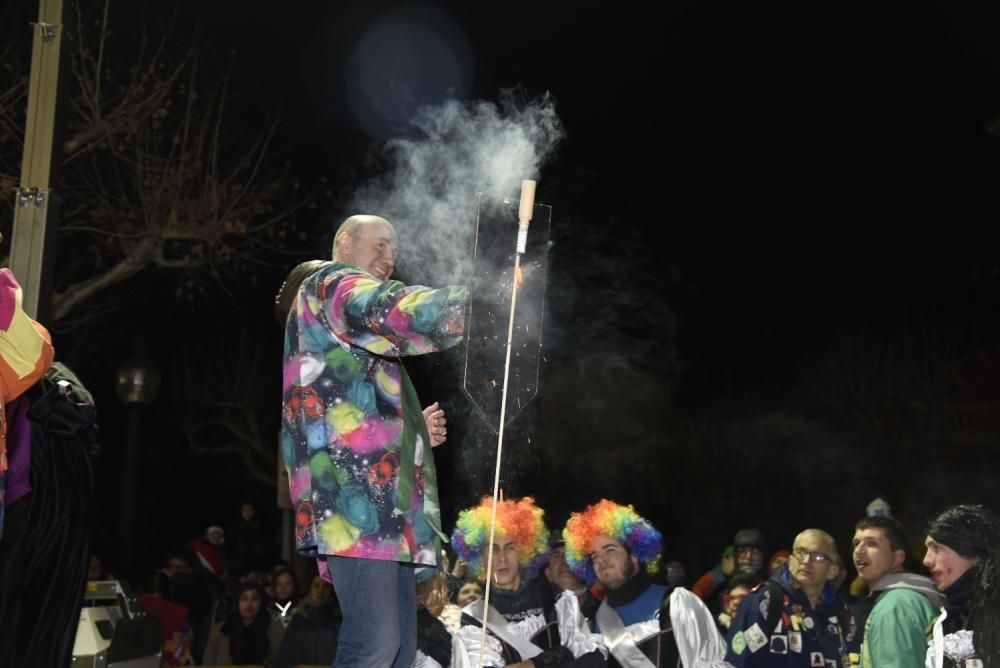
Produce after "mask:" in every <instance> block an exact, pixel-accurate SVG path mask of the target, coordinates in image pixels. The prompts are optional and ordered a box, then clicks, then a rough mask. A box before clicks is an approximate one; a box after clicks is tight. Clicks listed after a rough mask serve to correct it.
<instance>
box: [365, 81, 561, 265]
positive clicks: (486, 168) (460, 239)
mask: <svg viewBox="0 0 1000 668" xmlns="http://www.w3.org/2000/svg"><path fill="white" fill-rule="evenodd" d="M412 130H413V136H411V137H407V138H400V139H394V140H392V141H390V142H388V143H387V144H386V145H385V147H384V151H383V155H382V157H383V159H384V160H386V161H387V169H386V171H385V172H384V175H383V176H381V177H379V178H377V179H375V180H373V181H371V182H369V183H367V184H366V185H364V186H363V187H361V188H360V189H359V190H358V191H357V192H356V193H355V194H354V196H353V197H352V198H351V201H350V206H351V210H352V212H366V213H374V214H378V215H382V216H385V217H386V218H388V219H389V220H391V221H392V222H393V224H394V225H395V226H396V230H397V232H398V234H399V238H400V247H401V258H400V265H401V270H402V272H403V273H405V274H406V276H407V279H409V280H410V281H411V282H417V281H414V280H413V279H419V282H422V283H428V284H430V285H444V284H449V283H456V282H462V280H463V279H467V278H468V276H469V275H470V273H471V271H470V270H471V255H472V248H473V242H474V229H475V228H474V225H475V205H476V193H478V192H486V193H490V194H493V195H496V196H499V197H512V198H515V197H517V195H518V189H519V187H520V182H521V180H522V179H537V178H539V174H540V170H541V167H542V165H543V164H544V163H545V162H546V160H547V159H549V158H550V157H551V156H552V155H553V153H554V151H555V149H556V147H557V146H558V145H559V143H560V141H561V140H562V138H563V127H562V123H561V122H560V120H559V117H558V116H557V115H556V111H555V100H554V98H553V97H552V96H551V95H548V94H546V95H544V96H542V97H540V98H538V99H535V100H522V99H518V92H517V91H502V92H501V94H500V102H499V103H498V104H494V103H490V102H484V101H475V102H457V101H454V100H452V101H448V102H445V103H444V104H442V105H440V106H426V107H423V108H421V109H420V110H419V111H418V112H417V115H416V117H415V118H414V119H413V121H412ZM539 189H540V191H544V183H542V184H541V185H540V188H539ZM515 222H516V221H515ZM514 234H516V232H514V233H512V239H513V235H514Z"/></svg>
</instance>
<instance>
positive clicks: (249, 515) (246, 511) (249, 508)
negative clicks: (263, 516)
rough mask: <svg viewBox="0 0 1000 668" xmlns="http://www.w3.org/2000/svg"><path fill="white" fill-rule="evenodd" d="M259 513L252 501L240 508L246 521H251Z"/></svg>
mask: <svg viewBox="0 0 1000 668" xmlns="http://www.w3.org/2000/svg"><path fill="white" fill-rule="evenodd" d="M256 514H257V511H255V510H254V507H253V504H252V503H244V504H243V507H241V508H240V515H241V516H242V517H243V521H244V522H249V521H251V520H253V516H254V515H256Z"/></svg>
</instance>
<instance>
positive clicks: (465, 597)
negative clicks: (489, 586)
mask: <svg viewBox="0 0 1000 668" xmlns="http://www.w3.org/2000/svg"><path fill="white" fill-rule="evenodd" d="M482 597H483V588H482V587H480V586H479V583H478V582H466V583H465V584H464V585H462V588H461V589H459V590H458V596H456V597H455V602H456V603H457V604H458V605H459V606H461V607H463V608H464V607H465V606H467V605H469V604H470V603H472V602H473V601H478V600H479V599H481V598H482Z"/></svg>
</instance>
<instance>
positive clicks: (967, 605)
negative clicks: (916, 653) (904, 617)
mask: <svg viewBox="0 0 1000 668" xmlns="http://www.w3.org/2000/svg"><path fill="white" fill-rule="evenodd" d="M924 544H925V545H926V546H927V554H926V555H925V556H924V566H926V567H927V569H928V570H929V571H930V573H931V578H932V579H933V580H934V583H935V584H936V585H937V588H938V590H940V591H941V593H942V594H944V596H945V602H944V607H943V608H942V609H941V614H940V615H939V616H938V617H937V619H935V621H934V627H933V629H932V632H931V639H930V646H929V647H928V649H927V658H926V665H927V666H928V667H929V668H953V667H959V666H961V667H962V668H967V667H972V666H975V667H977V668H978V667H984V668H996V667H997V666H1000V561H998V559H997V557H998V554H1000V517H997V514H996V513H994V512H993V511H992V510H990V509H989V508H986V507H985V506H981V505H958V506H952V507H951V508H948V509H947V510H945V511H943V512H942V513H940V514H939V515H937V516H936V517H934V518H933V519H932V520H931V522H930V525H929V527H928V529H927V539H926V540H925V542H924Z"/></svg>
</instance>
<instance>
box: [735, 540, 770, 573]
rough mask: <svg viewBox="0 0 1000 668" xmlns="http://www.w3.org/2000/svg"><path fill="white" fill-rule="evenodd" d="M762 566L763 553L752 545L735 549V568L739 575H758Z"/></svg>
mask: <svg viewBox="0 0 1000 668" xmlns="http://www.w3.org/2000/svg"><path fill="white" fill-rule="evenodd" d="M763 565H764V551H763V550H761V549H760V548H759V547H755V546H753V545H743V546H741V547H738V548H736V568H737V569H738V570H739V571H740V573H759V572H760V568H761V566H763Z"/></svg>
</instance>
